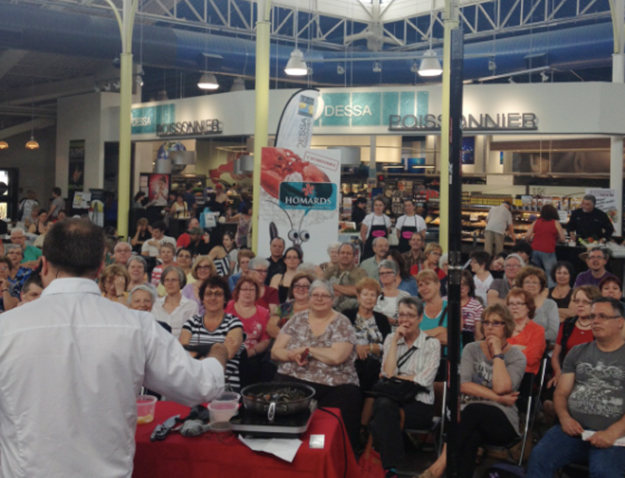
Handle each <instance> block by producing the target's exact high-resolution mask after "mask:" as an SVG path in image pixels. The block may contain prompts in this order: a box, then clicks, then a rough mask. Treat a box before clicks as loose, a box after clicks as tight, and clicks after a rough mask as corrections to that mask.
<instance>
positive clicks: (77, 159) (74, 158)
mask: <svg viewBox="0 0 625 478" xmlns="http://www.w3.org/2000/svg"><path fill="white" fill-rule="evenodd" d="M84 171H85V140H84V139H81V140H78V141H70V142H69V178H68V181H67V185H68V186H67V188H68V196H69V195H70V194H69V193H71V192H72V191H82V189H83V185H84V177H85V174H84Z"/></svg>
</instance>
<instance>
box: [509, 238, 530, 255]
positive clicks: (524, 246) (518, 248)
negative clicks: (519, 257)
mask: <svg viewBox="0 0 625 478" xmlns="http://www.w3.org/2000/svg"><path fill="white" fill-rule="evenodd" d="M512 252H524V253H525V254H527V255H528V256H530V257H531V256H532V246H530V245H529V243H527V242H525V241H516V244H515V245H514V246H512Z"/></svg>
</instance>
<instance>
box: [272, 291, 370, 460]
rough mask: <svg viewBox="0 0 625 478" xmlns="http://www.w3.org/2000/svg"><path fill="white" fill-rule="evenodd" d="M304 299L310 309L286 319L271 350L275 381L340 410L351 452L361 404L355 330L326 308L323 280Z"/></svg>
mask: <svg viewBox="0 0 625 478" xmlns="http://www.w3.org/2000/svg"><path fill="white" fill-rule="evenodd" d="M309 296H310V309H309V310H306V311H304V312H300V313H297V314H295V315H294V316H293V317H291V319H290V320H289V321H288V322H287V324H286V325H285V326H284V327H283V328H282V330H281V331H280V334H279V335H278V338H277V339H276V343H275V344H274V346H273V349H272V351H271V358H272V359H274V360H276V361H278V362H280V366H279V367H278V373H277V374H276V381H279V382H280V381H282V382H299V383H303V384H306V385H308V386H310V387H312V388H314V389H315V399H316V400H317V402H318V404H319V406H320V407H336V408H338V409H340V410H341V415H342V416H343V421H344V422H345V428H346V430H347V434H348V436H349V439H350V441H351V443H352V447H353V448H354V449H356V446H357V444H358V430H359V423H360V402H361V397H360V389H359V387H358V385H359V383H358V375H357V373H356V367H355V366H354V362H355V361H356V348H355V345H356V332H355V331H354V328H353V327H352V326H351V324H350V322H349V319H348V318H347V317H345V316H344V315H342V314H340V313H338V312H336V311H335V310H333V309H332V303H333V300H334V289H333V288H332V286H331V285H330V284H329V283H328V282H327V281H324V280H316V281H314V282H313V283H312V285H311V286H310V292H309Z"/></svg>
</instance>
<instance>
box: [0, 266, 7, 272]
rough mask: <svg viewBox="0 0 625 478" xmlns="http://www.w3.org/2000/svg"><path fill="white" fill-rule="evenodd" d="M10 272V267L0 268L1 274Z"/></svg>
mask: <svg viewBox="0 0 625 478" xmlns="http://www.w3.org/2000/svg"><path fill="white" fill-rule="evenodd" d="M8 270H9V268H8V267H0V272H6V271H8Z"/></svg>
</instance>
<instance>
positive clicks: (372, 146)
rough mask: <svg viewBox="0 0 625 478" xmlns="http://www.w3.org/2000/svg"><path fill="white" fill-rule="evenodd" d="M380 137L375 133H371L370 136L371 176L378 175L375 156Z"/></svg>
mask: <svg viewBox="0 0 625 478" xmlns="http://www.w3.org/2000/svg"><path fill="white" fill-rule="evenodd" d="M377 140H378V138H377V136H375V135H373V134H372V135H371V136H369V177H370V178H375V177H376V176H377V174H376V167H375V156H376V154H375V153H376V148H377V144H378V141H377Z"/></svg>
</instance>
